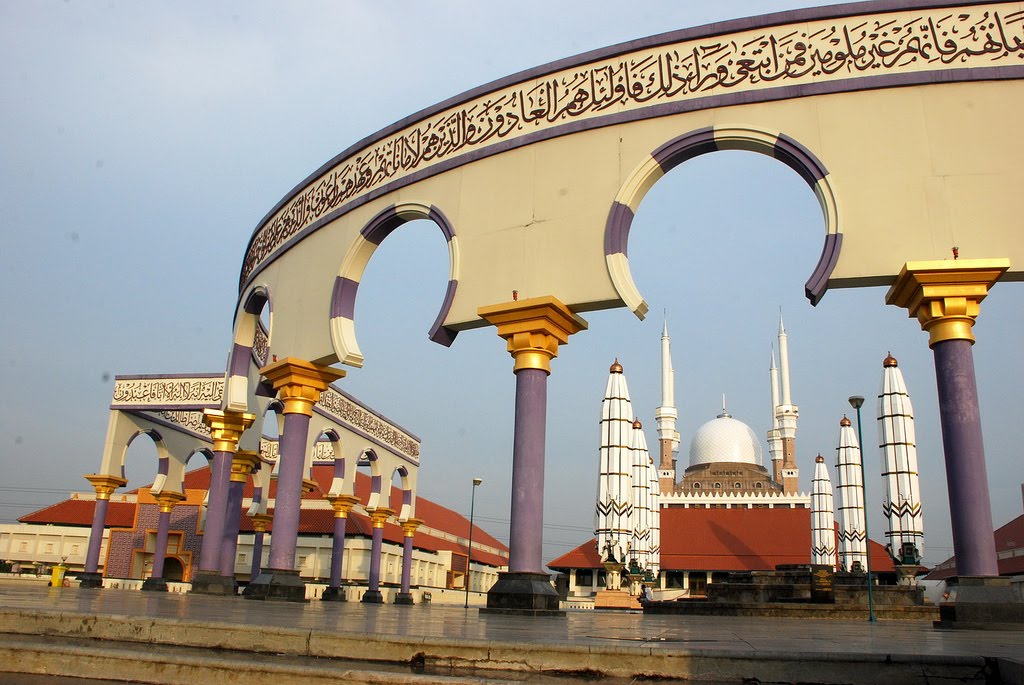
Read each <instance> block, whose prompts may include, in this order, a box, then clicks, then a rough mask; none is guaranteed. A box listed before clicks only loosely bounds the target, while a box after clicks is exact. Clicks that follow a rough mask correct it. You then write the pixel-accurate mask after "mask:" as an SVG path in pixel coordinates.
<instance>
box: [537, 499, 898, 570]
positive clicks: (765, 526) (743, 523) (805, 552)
mask: <svg viewBox="0 0 1024 685" xmlns="http://www.w3.org/2000/svg"><path fill="white" fill-rule="evenodd" d="M810 556H811V511H810V509H686V508H683V507H668V508H665V509H662V510H661V568H662V569H663V570H666V571H677V570H706V571H770V570H772V569H774V568H775V567H776V566H777V565H779V564H807V563H810ZM548 567H549V568H552V569H569V568H600V567H601V561H600V556H599V555H598V553H597V543H596V541H595V540H593V539H592V540H590V541H588V542H586V543H584V544H582V545H580V546H579V547H577V548H576V549H574V550H572V551H571V552H569V553H568V554H564V555H562V556H560V557H558V558H557V559H554V560H553V561H551V562H549V563H548ZM871 568H872V570H875V571H892V570H893V566H892V560H891V559H890V558H889V555H888V554H887V553H886V552H885V548H884V547H883V546H882V545H880V544H878V543H877V542H873V541H872V543H871Z"/></svg>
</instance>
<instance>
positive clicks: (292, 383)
mask: <svg viewBox="0 0 1024 685" xmlns="http://www.w3.org/2000/svg"><path fill="white" fill-rule="evenodd" d="M260 375H261V376H263V377H264V378H266V379H267V380H268V381H270V384H271V385H272V386H273V387H274V390H276V391H277V394H278V396H279V397H280V398H281V402H282V404H284V413H285V414H305V415H306V416H312V415H313V405H314V404H316V403H317V402H318V401H319V400H320V393H322V392H323V391H324V390H326V389H327V387H328V386H329V385H330V384H331V383H333V382H334V381H336V380H338V379H339V378H344V377H345V372H344V371H342V370H341V369H335V368H332V367H330V366H323V365H321V364H313V363H312V362H307V361H304V360H302V359H296V358H294V357H285V358H284V359H282V360H281V361H276V360H275V361H274V362H272V363H271V364H268V365H267V366H264V367H263V368H262V369H260Z"/></svg>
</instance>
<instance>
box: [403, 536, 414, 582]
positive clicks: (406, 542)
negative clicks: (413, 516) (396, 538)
mask: <svg viewBox="0 0 1024 685" xmlns="http://www.w3.org/2000/svg"><path fill="white" fill-rule="evenodd" d="M411 581H412V536H411V535H407V536H406V537H405V538H404V539H403V540H402V592H404V593H406V594H408V593H409V586H410V585H411V584H412V582H411Z"/></svg>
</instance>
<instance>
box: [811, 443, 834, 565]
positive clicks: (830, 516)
mask: <svg viewBox="0 0 1024 685" xmlns="http://www.w3.org/2000/svg"><path fill="white" fill-rule="evenodd" d="M835 521H836V518H835V513H834V512H833V509H832V480H831V479H830V478H829V476H828V467H826V466H825V458H824V457H823V456H821V455H820V454H819V455H818V456H817V457H815V459H814V480H813V481H811V563H812V564H815V565H822V566H831V567H832V568H833V569H834V568H835V566H836V522H835Z"/></svg>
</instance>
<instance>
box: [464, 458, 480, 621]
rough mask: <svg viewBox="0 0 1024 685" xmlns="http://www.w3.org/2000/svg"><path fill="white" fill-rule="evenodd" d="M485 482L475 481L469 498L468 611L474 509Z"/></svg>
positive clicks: (478, 479)
mask: <svg viewBox="0 0 1024 685" xmlns="http://www.w3.org/2000/svg"><path fill="white" fill-rule="evenodd" d="M483 482H484V479H483V478H474V479H473V494H472V495H470V498H469V545H468V546H467V549H466V606H465V608H466V609H468V608H469V573H470V569H471V568H472V566H473V508H474V507H475V505H476V486H478V485H480V484H481V483H483Z"/></svg>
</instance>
